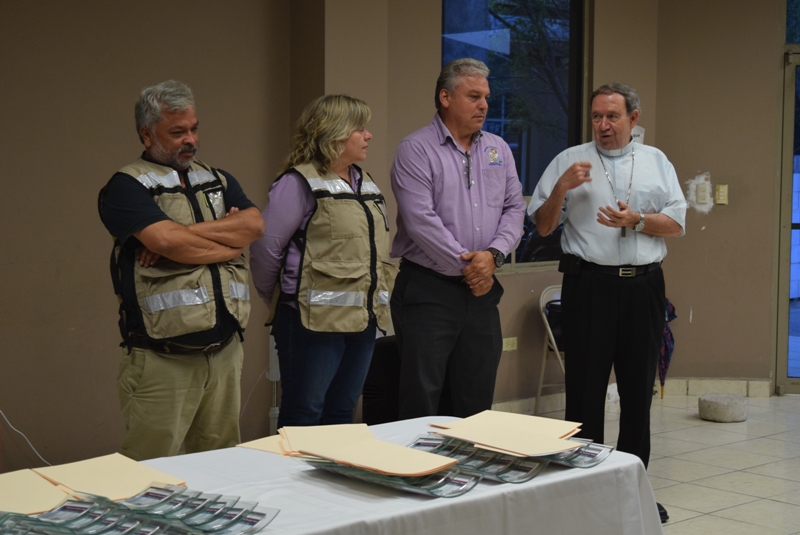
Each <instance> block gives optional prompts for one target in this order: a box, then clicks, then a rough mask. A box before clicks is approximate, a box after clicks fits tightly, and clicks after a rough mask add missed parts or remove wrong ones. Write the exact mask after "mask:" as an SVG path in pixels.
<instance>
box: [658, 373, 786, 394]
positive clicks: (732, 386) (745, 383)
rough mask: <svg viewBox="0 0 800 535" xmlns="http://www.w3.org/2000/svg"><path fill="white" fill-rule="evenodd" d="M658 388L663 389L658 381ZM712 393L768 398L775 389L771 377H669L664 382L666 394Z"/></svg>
mask: <svg viewBox="0 0 800 535" xmlns="http://www.w3.org/2000/svg"><path fill="white" fill-rule="evenodd" d="M656 389H657V390H660V389H661V385H660V384H659V383H658V381H656ZM710 393H718V394H737V395H739V396H747V397H751V398H768V397H770V396H771V395H772V393H773V389H772V382H771V381H770V380H769V379H719V378H695V377H675V378H667V380H666V382H665V383H664V395H665V396H702V395H704V394H710Z"/></svg>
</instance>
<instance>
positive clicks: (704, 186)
mask: <svg viewBox="0 0 800 535" xmlns="http://www.w3.org/2000/svg"><path fill="white" fill-rule="evenodd" d="M708 186H709V184H708V182H701V183H699V184H698V185H697V189H696V190H695V195H697V197H696V201H697V204H708V190H709V187H708Z"/></svg>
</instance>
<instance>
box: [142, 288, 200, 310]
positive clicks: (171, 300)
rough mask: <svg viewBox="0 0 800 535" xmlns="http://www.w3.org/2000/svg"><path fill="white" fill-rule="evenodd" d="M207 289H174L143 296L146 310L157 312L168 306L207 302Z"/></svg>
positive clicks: (184, 305) (174, 306)
mask: <svg viewBox="0 0 800 535" xmlns="http://www.w3.org/2000/svg"><path fill="white" fill-rule="evenodd" d="M208 301H209V298H208V291H207V290H206V289H205V287H204V286H203V287H200V288H196V289H194V290H175V291H173V292H165V293H162V294H156V295H150V296H147V297H145V298H144V303H145V305H146V307H147V311H148V312H158V311H159V310H167V309H168V308H176V307H186V306H192V305H202V304H203V303H208Z"/></svg>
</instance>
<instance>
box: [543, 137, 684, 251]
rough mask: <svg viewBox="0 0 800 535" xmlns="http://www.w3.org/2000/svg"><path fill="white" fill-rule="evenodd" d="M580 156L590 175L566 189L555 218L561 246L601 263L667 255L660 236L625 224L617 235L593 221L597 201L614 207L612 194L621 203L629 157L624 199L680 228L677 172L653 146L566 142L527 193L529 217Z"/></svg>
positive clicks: (681, 210)
mask: <svg viewBox="0 0 800 535" xmlns="http://www.w3.org/2000/svg"><path fill="white" fill-rule="evenodd" d="M598 149H599V152H600V153H601V154H602V155H603V156H602V157H603V163H605V168H606V170H607V171H608V177H609V178H610V179H611V183H612V184H613V186H614V190H613V191H612V189H611V184H609V181H608V180H607V179H606V173H605V172H604V171H603V165H602V164H601V162H600V156H599V155H598ZM632 153H634V154H635V161H634V160H632V157H631V154H632ZM583 161H588V162H590V163H591V164H592V170H591V176H592V180H591V181H589V182H585V183H584V184H581V185H580V186H578V187H577V188H574V189H572V190H570V191H569V192H567V196H566V199H565V200H564V204H563V206H562V208H561V218H560V221H559V222H560V223H563V224H564V232H563V233H562V235H561V248H562V250H563V251H564V252H565V253H570V254H573V255H575V256H578V257H580V258H582V259H584V260H587V261H589V262H594V263H596V264H601V265H605V266H620V265H635V266H641V265H646V264H651V263H653V262H660V261H661V260H663V259H664V257H665V256H666V255H667V246H666V244H665V243H664V238H660V237H656V236H650V235H649V234H645V233H640V232H635V231H634V230H633V229H627V230H626V232H625V236H623V235H622V232H621V230H620V229H618V228H610V227H606V226H604V225H601V224H600V223H598V222H597V214H598V213H599V212H600V210H599V208H600V207H601V206H611V207H613V208H617V203H616V201H617V199H619V200H621V201H623V202H625V200H626V198H627V196H628V186H629V184H631V163H632V161H634V164H633V182H632V184H631V187H630V201H629V202H628V203H627V204H628V206H629V207H630V209H631V210H633V211H634V212H637V213H644V214H655V213H661V214H664V215H666V216H668V217H670V218H671V219H673V220H674V221H675V222H677V223H678V224H679V225H680V226H681V229H684V228H685V221H686V199H685V198H684V196H683V191H682V190H681V186H680V183H679V182H678V176H677V175H676V173H675V168H674V167H673V166H672V164H671V163H670V162H669V160H667V157H666V156H665V155H664V153H663V152H661V151H660V150H658V149H656V148H655V147H651V146H649V145H642V144H640V143H636V142H630V143H629V144H628V145H626V146H625V147H623V148H622V149H618V150H614V151H607V150H604V149H601V148H599V147H597V145H595V143H594V142H590V143H585V144H583V145H578V146H575V147H570V148H569V149H567V150H565V151H563V152H562V153H561V154H559V155H558V156H556V158H555V159H554V160H553V161H552V162H550V165H549V166H548V167H547V169H546V170H545V172H544V174H543V175H542V178H541V179H540V180H539V184H538V185H537V186H536V189H535V190H534V192H533V196H532V197H531V201H530V204H529V205H528V214H531V217H533V214H534V213H535V212H536V210H538V209H539V207H540V206H542V204H544V203H545V201H546V200H547V199H548V197H550V194H551V193H552V192H553V188H555V185H556V182H557V181H558V179H559V177H561V175H562V174H564V172H565V171H566V170H567V169H568V168H569V166H571V165H572V164H573V163H575V162H583ZM682 234H683V233H682Z"/></svg>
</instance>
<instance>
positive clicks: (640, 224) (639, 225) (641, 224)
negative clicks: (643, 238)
mask: <svg viewBox="0 0 800 535" xmlns="http://www.w3.org/2000/svg"><path fill="white" fill-rule="evenodd" d="M633 230H635V231H636V232H641V231H643V230H644V214H643V213H641V212H640V213H639V222H638V223H636V224H635V225H634V226H633Z"/></svg>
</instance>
